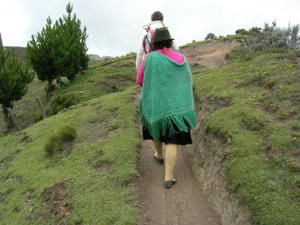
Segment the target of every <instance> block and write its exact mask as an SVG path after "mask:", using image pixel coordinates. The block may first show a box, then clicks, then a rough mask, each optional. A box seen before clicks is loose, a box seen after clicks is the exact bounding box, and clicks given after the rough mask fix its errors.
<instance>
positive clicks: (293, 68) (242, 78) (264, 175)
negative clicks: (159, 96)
mask: <svg viewBox="0 0 300 225" xmlns="http://www.w3.org/2000/svg"><path fill="white" fill-rule="evenodd" d="M237 53H238V51H234V52H233V53H231V55H229V56H230V57H228V58H231V59H232V62H231V63H230V64H229V65H226V66H224V67H221V68H217V69H205V68H203V67H199V68H194V75H195V78H194V86H195V93H196V95H197V97H198V98H199V99H201V102H200V107H202V106H203V105H204V104H206V105H207V109H206V110H208V111H209V117H208V118H207V119H206V120H205V121H204V124H205V126H204V129H205V132H206V133H212V134H214V135H216V136H218V137H219V138H221V139H222V140H223V141H224V142H225V143H227V144H226V146H227V147H226V149H225V150H224V152H223V156H224V167H225V172H226V175H227V181H228V184H227V185H228V187H229V189H230V190H231V191H232V192H234V193H236V194H237V196H238V197H239V198H240V199H241V200H242V201H243V202H245V203H246V204H247V205H248V206H249V208H250V210H251V211H252V213H253V223H254V224H264V225H297V224H299V221H300V213H299V211H300V189H299V188H300V180H299V177H300V176H299V172H300V104H299V103H300V80H299V74H300V60H299V57H297V54H298V53H295V52H288V51H274V52H262V53H257V54H255V55H252V56H248V57H242V58H243V59H236V57H235V55H238V54H237ZM219 151H222V149H220V150H219Z"/></svg>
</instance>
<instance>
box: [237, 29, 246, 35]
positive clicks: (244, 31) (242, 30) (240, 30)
mask: <svg viewBox="0 0 300 225" xmlns="http://www.w3.org/2000/svg"><path fill="white" fill-rule="evenodd" d="M235 34H241V35H247V34H249V32H248V31H246V30H245V29H238V30H236V31H235Z"/></svg>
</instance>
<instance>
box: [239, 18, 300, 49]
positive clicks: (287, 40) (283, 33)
mask: <svg viewBox="0 0 300 225" xmlns="http://www.w3.org/2000/svg"><path fill="white" fill-rule="evenodd" d="M299 28H300V27H299V25H295V26H291V25H289V26H288V28H287V29H283V28H279V27H277V24H276V22H272V24H271V25H269V24H268V23H266V24H265V26H264V28H263V29H261V28H257V27H255V28H251V29H250V30H249V35H248V36H247V37H246V38H245V46H246V47H247V48H248V49H249V50H250V51H261V50H273V49H297V48H299V47H300V37H299Z"/></svg>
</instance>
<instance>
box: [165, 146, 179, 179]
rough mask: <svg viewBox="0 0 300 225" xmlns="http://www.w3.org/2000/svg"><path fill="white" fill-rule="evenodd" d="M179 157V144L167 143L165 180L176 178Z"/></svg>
mask: <svg viewBox="0 0 300 225" xmlns="http://www.w3.org/2000/svg"><path fill="white" fill-rule="evenodd" d="M176 158H177V144H167V145H166V153H165V181H166V180H172V179H173V178H174V168H175V164H176Z"/></svg>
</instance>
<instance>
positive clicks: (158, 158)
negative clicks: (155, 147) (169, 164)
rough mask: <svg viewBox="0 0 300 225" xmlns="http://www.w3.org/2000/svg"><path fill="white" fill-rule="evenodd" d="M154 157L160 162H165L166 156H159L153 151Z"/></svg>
mask: <svg viewBox="0 0 300 225" xmlns="http://www.w3.org/2000/svg"><path fill="white" fill-rule="evenodd" d="M153 158H154V159H155V160H156V161H157V162H158V163H160V164H163V163H164V158H163V157H159V156H158V155H157V152H153Z"/></svg>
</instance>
